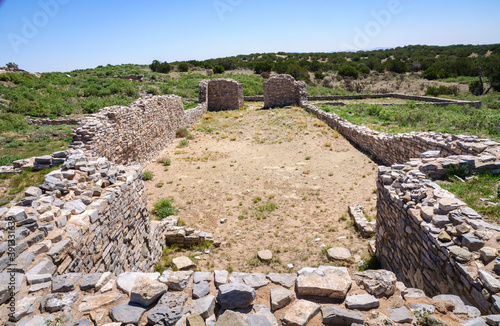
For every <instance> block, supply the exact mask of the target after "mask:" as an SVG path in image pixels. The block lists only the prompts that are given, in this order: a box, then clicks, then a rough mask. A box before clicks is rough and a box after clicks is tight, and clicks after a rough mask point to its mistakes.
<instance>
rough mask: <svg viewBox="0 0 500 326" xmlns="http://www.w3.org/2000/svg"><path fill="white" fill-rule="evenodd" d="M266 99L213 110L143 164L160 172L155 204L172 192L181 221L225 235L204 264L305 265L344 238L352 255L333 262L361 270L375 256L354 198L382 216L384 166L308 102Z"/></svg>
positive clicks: (244, 267) (151, 193)
mask: <svg viewBox="0 0 500 326" xmlns="http://www.w3.org/2000/svg"><path fill="white" fill-rule="evenodd" d="M261 107H262V103H247V106H246V107H245V110H239V111H230V112H227V111H224V112H210V113H209V114H208V115H206V116H205V117H204V118H203V119H202V120H201V121H200V122H198V123H197V124H196V125H194V126H193V127H192V128H191V129H190V130H189V132H190V133H191V134H192V136H194V139H192V140H189V145H187V146H185V147H182V145H181V144H180V143H181V141H182V140H183V139H176V141H174V143H173V144H171V145H170V146H169V147H168V149H167V150H165V151H164V152H163V153H162V154H161V155H160V156H159V157H158V159H157V160H156V162H152V163H151V164H149V165H148V166H147V167H146V168H145V169H144V171H152V172H153V173H154V177H153V179H152V180H150V181H146V187H147V194H148V201H149V206H150V207H151V208H152V206H153V203H154V202H155V201H157V200H158V199H160V198H169V199H172V200H173V205H174V206H175V208H177V209H179V212H178V214H177V216H178V217H179V218H180V220H181V221H182V223H185V225H187V226H189V227H193V228H196V229H201V230H203V231H206V232H210V233H212V234H213V235H214V236H215V238H216V239H217V240H219V241H220V242H221V246H220V247H219V248H214V247H212V248H210V252H209V253H208V254H203V255H199V258H200V259H199V261H198V262H197V266H198V269H199V270H204V271H208V270H215V269H228V270H230V271H231V270H234V271H241V272H244V271H252V272H271V271H276V272H286V271H297V270H298V269H300V268H301V267H304V266H318V265H321V264H327V263H329V262H328V259H327V257H326V253H325V252H326V249H327V248H329V247H336V246H341V247H347V248H349V249H350V250H351V252H352V254H353V259H352V260H351V261H350V262H347V263H344V262H339V261H337V262H331V263H332V264H334V265H345V266H349V267H350V268H357V263H358V262H359V261H361V260H362V259H367V258H368V257H369V255H368V250H367V243H366V240H364V239H362V238H361V237H360V236H359V234H358V233H357V232H355V230H354V228H353V226H352V222H350V219H349V216H348V214H347V206H348V205H352V204H360V205H362V206H364V207H365V214H366V215H367V216H368V218H369V219H370V218H371V219H374V218H375V203H376V199H375V188H376V184H375V179H376V175H377V166H376V164H375V163H373V162H372V161H371V159H370V158H369V157H368V156H367V155H365V154H363V153H361V152H360V151H359V150H357V149H356V148H355V147H353V145H352V144H350V143H349V142H348V141H347V140H346V139H344V138H343V137H342V136H341V135H339V134H338V133H337V132H336V131H335V130H332V129H330V128H329V127H328V126H326V124H324V123H323V122H322V121H320V120H318V119H317V118H315V117H314V116H312V115H310V114H309V113H307V112H306V111H305V110H303V109H300V108H296V107H294V108H283V109H273V110H260V108H261ZM184 143H185V140H184ZM165 158H169V159H170V160H171V162H172V163H171V165H170V166H169V167H168V170H167V171H165V167H164V166H163V164H161V163H160V161H161V160H163V159H165ZM152 218H154V217H152ZM221 219H227V220H226V221H225V223H221ZM262 249H270V250H272V252H273V260H272V261H271V262H268V263H263V262H260V261H259V260H258V259H257V258H256V254H257V252H258V251H259V250H262ZM183 254H184V255H188V254H191V255H193V254H194V253H193V252H191V251H187V252H185V253H183ZM174 255H175V256H180V255H181V254H180V253H175V254H174ZM287 264H293V266H294V267H293V268H291V269H290V268H287Z"/></svg>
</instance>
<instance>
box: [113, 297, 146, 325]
mask: <svg viewBox="0 0 500 326" xmlns="http://www.w3.org/2000/svg"><path fill="white" fill-rule="evenodd" d="M145 311H146V309H145V308H143V307H141V306H140V305H138V304H135V303H130V302H124V303H120V304H119V305H117V306H114V307H113V308H111V310H110V311H109V316H110V317H111V319H112V320H113V321H115V322H119V323H123V324H134V325H138V324H139V321H140V320H141V317H142V314H143V313H144V312H145Z"/></svg>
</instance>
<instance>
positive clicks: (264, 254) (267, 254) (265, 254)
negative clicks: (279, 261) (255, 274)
mask: <svg viewBox="0 0 500 326" xmlns="http://www.w3.org/2000/svg"><path fill="white" fill-rule="evenodd" d="M257 257H258V258H259V259H260V260H262V261H271V260H272V259H273V252H272V251H271V250H267V249H266V250H260V251H259V252H257Z"/></svg>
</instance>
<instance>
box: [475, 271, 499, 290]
mask: <svg viewBox="0 0 500 326" xmlns="http://www.w3.org/2000/svg"><path fill="white" fill-rule="evenodd" d="M477 273H478V275H479V278H480V279H481V282H483V284H484V286H486V288H487V289H488V290H490V291H491V292H493V293H497V292H500V280H498V279H497V278H495V277H494V276H493V275H491V274H490V273H488V272H487V271H485V270H482V269H480V270H478V271H477Z"/></svg>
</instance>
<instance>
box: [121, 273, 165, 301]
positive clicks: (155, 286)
mask: <svg viewBox="0 0 500 326" xmlns="http://www.w3.org/2000/svg"><path fill="white" fill-rule="evenodd" d="M167 290H168V287H167V285H165V284H163V283H161V282H159V281H157V280H152V279H150V278H149V277H148V276H146V275H139V276H137V278H136V279H135V282H134V287H133V288H132V291H131V292H130V302H132V303H137V304H139V305H141V306H143V307H149V306H151V305H152V304H154V303H156V301H158V300H159V299H160V297H161V296H162V295H163V293H165V292H167Z"/></svg>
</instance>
